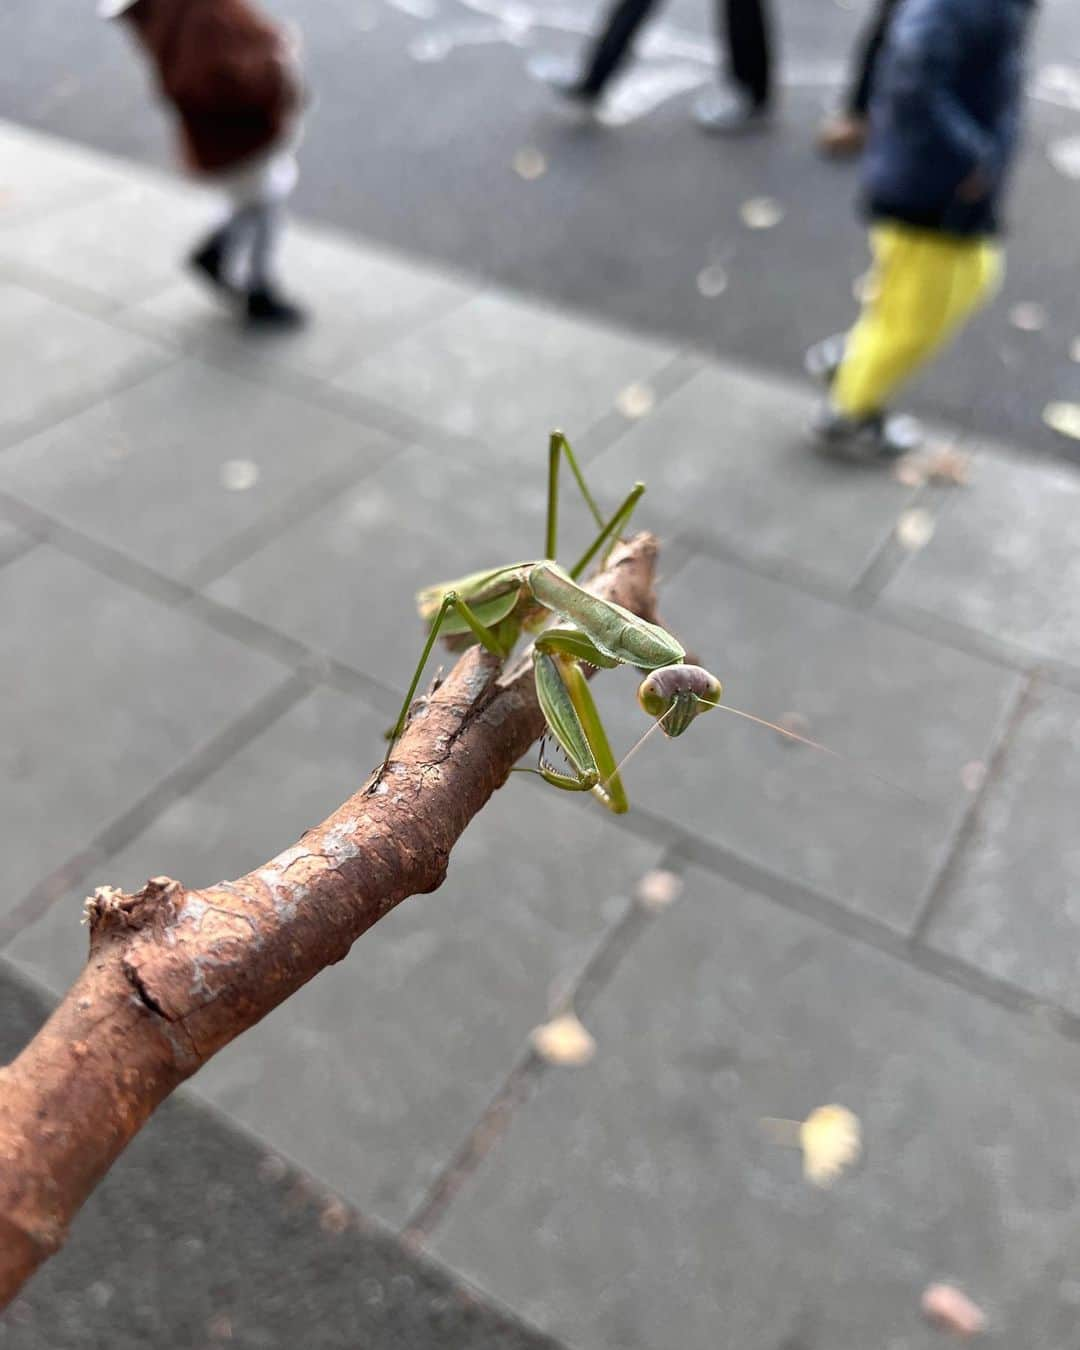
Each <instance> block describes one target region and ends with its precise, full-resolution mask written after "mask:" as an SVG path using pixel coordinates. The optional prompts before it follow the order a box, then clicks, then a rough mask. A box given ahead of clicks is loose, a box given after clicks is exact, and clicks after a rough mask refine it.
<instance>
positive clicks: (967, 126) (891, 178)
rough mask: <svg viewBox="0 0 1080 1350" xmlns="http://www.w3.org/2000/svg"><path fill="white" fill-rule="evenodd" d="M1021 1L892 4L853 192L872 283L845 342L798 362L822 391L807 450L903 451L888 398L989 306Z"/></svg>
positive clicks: (1010, 138) (1019, 59)
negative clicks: (858, 197)
mask: <svg viewBox="0 0 1080 1350" xmlns="http://www.w3.org/2000/svg"><path fill="white" fill-rule="evenodd" d="M1033 9H1034V2H1033V0H900V3H899V6H898V8H897V10H896V12H895V14H894V16H893V18H892V23H891V26H890V28H889V32H888V36H887V38H886V41H885V47H884V50H883V51H882V54H881V57H880V64H879V66H878V70H877V74H876V75H875V87H874V93H873V96H872V99H871V103H870V135H869V139H868V142H867V149H866V156H865V160H864V165H863V192H864V196H865V200H866V204H867V207H868V211H869V215H870V217H871V220H872V226H871V231H870V238H871V245H872V248H873V252H874V276H873V279H872V283H871V285H870V287H869V290H868V295H867V299H866V302H865V304H864V307H863V311H862V314H861V316H860V318H859V320H858V322H857V323H856V324H855V327H854V328H853V329H852V330H851V331H850V333H848V334H847V335H846V337H843V338H829V339H826V340H825V342H823V343H819V344H818V345H817V347H815V348H812V349H811V351H810V352H809V353H808V356H807V364H808V366H809V367H810V369H811V370H813V371H815V372H816V373H818V374H821V375H822V376H823V377H824V378H826V379H827V381H828V382H829V386H830V389H829V399H828V403H827V405H826V406H825V408H824V409H823V410H822V413H821V415H820V416H819V418H818V420H817V422H816V424H815V428H814V431H815V435H816V438H817V441H818V444H819V447H820V448H821V449H822V450H824V451H826V452H828V453H831V454H835V455H838V456H840V457H842V458H847V459H859V460H862V459H881V458H890V457H892V456H895V455H897V454H901V453H903V452H904V451H905V450H907V449H910V448H911V446H912V445H913V444H915V443H916V442H917V440H918V432H917V429H916V428H915V426H914V424H913V423H912V420H911V419H910V418H896V417H892V416H890V415H889V413H888V408H889V404H890V402H891V399H892V397H893V394H894V393H895V392H896V390H897V389H898V388H899V387H900V386H901V384H903V383H904V382H905V381H906V380H907V379H909V378H910V377H911V376H912V375H913V374H914V373H915V371H916V370H918V369H919V368H920V367H921V366H922V365H924V364H925V363H926V362H927V361H928V360H929V359H930V357H932V356H933V355H934V354H935V353H936V352H938V351H939V350H940V349H941V348H942V347H943V346H944V345H945V344H946V342H948V341H949V340H950V339H951V338H952V337H954V336H955V334H956V333H957V332H958V331H959V329H960V328H961V327H962V326H963V324H964V323H965V322H966V321H967V320H968V319H969V318H970V317H971V316H972V314H974V313H975V311H976V310H977V309H979V308H980V307H981V306H982V305H983V304H985V303H986V301H987V300H988V299H989V298H990V296H991V295H992V294H993V292H994V290H995V288H996V287H997V285H998V283H999V280H1000V277H1001V270H1002V267H1001V251H1000V247H999V245H998V244H997V242H996V240H995V236H996V235H997V233H998V229H999V223H1000V221H999V212H1000V206H1001V199H1002V193H1003V188H1004V184H1005V179H1006V175H1007V172H1008V168H1009V164H1010V161H1011V159H1012V157H1013V152H1014V150H1015V147H1016V142H1017V126H1018V121H1019V110H1020V101H1021V98H1022V93H1023V89H1022V84H1023V79H1022V75H1023V50H1024V45H1025V42H1026V38H1027V33H1028V29H1029V26H1030V25H1029V20H1030V17H1031V13H1032V11H1033Z"/></svg>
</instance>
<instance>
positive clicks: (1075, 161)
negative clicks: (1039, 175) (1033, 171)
mask: <svg viewBox="0 0 1080 1350" xmlns="http://www.w3.org/2000/svg"><path fill="white" fill-rule="evenodd" d="M1046 157H1047V159H1049V161H1050V163H1051V164H1052V165H1053V166H1054V168H1055V169H1057V171H1058V173H1060V174H1064V176H1065V177H1066V178H1080V136H1062V137H1061V138H1060V139H1059V140H1056V141H1051V142H1050V144H1049V145H1048V146H1047V148H1046Z"/></svg>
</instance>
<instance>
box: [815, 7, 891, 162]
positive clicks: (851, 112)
mask: <svg viewBox="0 0 1080 1350" xmlns="http://www.w3.org/2000/svg"><path fill="white" fill-rule="evenodd" d="M898 4H899V0H878V7H877V12H876V13H875V15H874V20H873V22H872V23H871V24H870V26H869V28H868V29H867V30H866V32H865V33H864V35H863V38H862V41H861V42H860V43H859V45H858V47H857V48H856V51H855V66H854V70H853V71H852V78H851V81H850V82H849V84H848V87H847V89H846V90H845V94H844V100H843V103H842V104H841V106H840V108H839V110H838V111H837V112H835V113H833V114H832V116H830V117H827V118H826V119H825V121H824V122H823V123H822V124H821V128H820V129H819V131H818V149H819V150H820V151H821V152H822V154H824V155H830V156H832V157H833V158H835V159H846V158H847V157H849V156H851V155H857V154H858V153H859V152H860V151H861V150H862V148H863V146H864V145H865V144H866V133H867V130H868V129H869V108H870V90H871V89H872V88H873V84H874V73H875V71H876V70H877V63H878V58H879V57H880V55H881V49H882V47H883V46H884V45H885V34H886V33H887V32H888V30H889V22H890V20H891V19H892V16H893V10H894V9H895V8H896V6H897V5H898Z"/></svg>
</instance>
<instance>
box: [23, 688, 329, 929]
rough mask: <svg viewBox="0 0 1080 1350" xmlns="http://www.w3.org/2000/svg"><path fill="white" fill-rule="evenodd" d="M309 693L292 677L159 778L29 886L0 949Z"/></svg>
mask: <svg viewBox="0 0 1080 1350" xmlns="http://www.w3.org/2000/svg"><path fill="white" fill-rule="evenodd" d="M311 689H312V684H311V682H310V681H308V680H306V679H304V678H303V676H301V675H298V674H296V673H295V672H293V673H291V674H289V675H288V676H286V678H285V679H284V680H282V681H281V682H280V683H279V684H277V685H276V686H275V687H274V688H272V689H271V690H269V692H268V693H266V694H265V695H264V696H263V697H262V698H260V699H258V700H256V702H255V703H253V704H252V705H251V707H249V708H248V709H247V710H246V711H245V712H243V713H241V714H240V716H239V717H237V718H234V720H233V721H231V722H230V723H229V724H228V726H226V727H225V728H224V729H223V730H222V731H220V732H219V733H218V734H217V735H216V736H214V737H212V738H211V739H210V740H209V741H207V742H205V744H203V745H201V746H199V747H198V748H197V749H196V750H194V751H193V752H192V753H191V754H190V755H188V756H187V758H186V759H184V760H183V761H182V762H181V763H180V764H178V765H176V766H175V767H174V768H173V769H171V770H170V771H169V772H168V773H167V774H166V775H165V776H164V777H163V778H161V779H159V780H158V782H156V783H155V784H154V785H153V786H152V787H151V788H149V790H148V791H146V792H145V793H143V795H142V796H141V797H139V798H138V799H137V800H136V801H135V802H133V803H132V804H131V805H130V806H129V807H128V808H127V809H126V810H125V811H123V812H121V814H120V815H119V816H117V817H116V818H115V819H113V820H112V821H110V822H109V824H108V825H106V826H105V827H104V829H103V830H101V831H100V833H98V834H97V835H96V836H95V837H94V838H93V839H92V840H91V841H90V843H89V844H87V845H85V846H84V847H83V848H81V849H79V850H78V851H77V852H76V853H74V854H72V855H71V856H69V857H68V858H66V859H65V860H64V861H63V862H61V863H60V864H59V865H58V866H57V867H55V868H54V869H53V870H52V871H51V872H49V873H48V874H47V875H46V876H44V877H43V878H42V879H41V880H40V881H39V882H37V883H36V885H34V886H32V887H31V888H30V890H29V891H28V892H27V894H26V895H25V896H23V898H22V899H21V900H20V901H19V902H18V903H17V904H16V905H15V907H14V908H13V909H12V911H11V913H10V914H9V915H7V917H6V918H4V919H3V920H0V949H2V948H3V947H5V946H7V944H8V943H9V942H11V941H12V939H13V938H14V937H15V936H16V935H17V934H18V933H19V932H20V931H21V930H22V929H23V928H26V927H28V926H29V925H30V924H32V923H34V922H35V921H36V920H37V919H39V918H40V917H41V916H42V914H44V913H45V911H46V910H47V909H48V908H49V906H50V905H51V904H52V903H53V902H54V901H55V900H58V899H59V898H60V897H61V896H63V895H64V894H65V893H66V892H67V891H68V890H69V889H70V888H71V887H72V886H74V885H76V884H77V883H78V882H79V881H81V880H82V879H84V878H85V877H86V876H87V874H88V873H89V872H90V871H91V870H92V869H93V868H97V867H99V866H102V865H104V864H105V863H107V862H108V860H109V859H110V858H111V857H112V856H113V854H115V853H117V852H119V850H120V849H121V848H123V847H124V846H125V845H126V844H128V843H130V841H131V840H132V839H134V838H135V837H136V835H138V834H140V833H141V832H142V831H143V830H144V829H146V827H147V826H148V825H150V824H151V823H152V822H153V821H154V820H156V819H157V817H158V816H160V815H161V813H162V812H163V811H164V810H166V809H167V808H168V807H169V806H171V805H172V804H173V803H174V802H176V801H178V800H179V799H180V798H181V797H183V796H185V795H186V794H187V793H189V792H190V791H191V790H192V789H193V788H196V787H198V786H199V784H201V783H202V782H204V781H205V780H206V779H207V778H209V777H210V775H211V774H213V773H215V772H216V771H217V770H218V769H219V768H221V766H222V765H223V764H225V763H226V762H227V761H228V760H230V759H231V758H232V757H233V756H234V755H236V754H237V753H238V752H239V751H240V750H242V749H243V748H244V747H245V746H247V745H248V744H250V742H251V741H253V740H254V739H255V738H256V737H257V736H259V735H261V734H262V733H263V732H264V731H266V730H267V728H269V727H271V726H272V725H273V724H274V723H275V722H277V721H278V719H279V718H281V717H283V716H284V715H285V713H287V712H288V711H289V710H290V709H291V708H293V707H294V706H295V705H296V704H297V703H298V702H300V700H301V699H302V698H304V697H305V696H306V695H307V694H308V693H310V691H311Z"/></svg>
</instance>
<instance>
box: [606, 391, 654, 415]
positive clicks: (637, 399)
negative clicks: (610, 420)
mask: <svg viewBox="0 0 1080 1350" xmlns="http://www.w3.org/2000/svg"><path fill="white" fill-rule="evenodd" d="M655 403H656V395H655V394H654V393H653V391H652V390H651V389H650V388H649V386H648V385H647V384H628V385H627V386H626V388H625V389H620V390H619V392H618V394H617V395H616V396H615V406H616V408H618V410H619V412H621V413H622V415H623V416H624V417H628V418H630V419H631V421H633V420H635V419H637V418H638V417H646V416H648V414H649V413H651V412H652V410H653V406H654V405H655Z"/></svg>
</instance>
